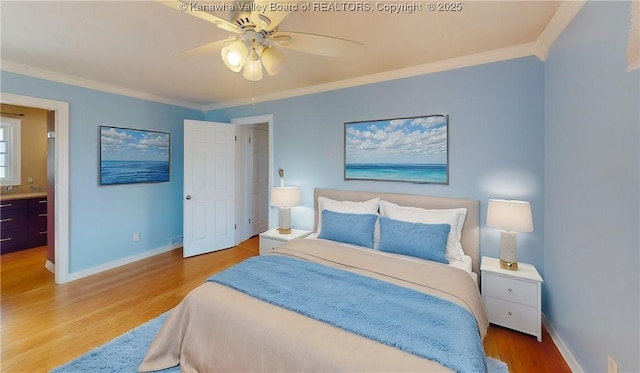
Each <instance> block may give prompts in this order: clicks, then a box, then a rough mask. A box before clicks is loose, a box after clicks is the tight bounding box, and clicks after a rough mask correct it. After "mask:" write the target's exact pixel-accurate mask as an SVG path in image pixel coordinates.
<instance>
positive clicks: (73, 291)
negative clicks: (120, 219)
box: [0, 237, 570, 373]
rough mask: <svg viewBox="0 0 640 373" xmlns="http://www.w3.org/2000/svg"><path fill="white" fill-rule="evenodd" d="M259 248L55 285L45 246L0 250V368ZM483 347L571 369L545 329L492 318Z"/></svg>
mask: <svg viewBox="0 0 640 373" xmlns="http://www.w3.org/2000/svg"><path fill="white" fill-rule="evenodd" d="M254 255H258V239H257V237H255V238H252V239H250V240H247V241H245V242H243V243H241V244H240V245H239V246H237V247H234V248H231V249H227V250H222V251H219V252H216V253H212V254H206V255H200V256H197V257H193V258H188V259H183V258H182V251H181V250H174V251H171V252H168V253H164V254H160V255H157V256H154V257H152V258H148V259H144V260H141V261H138V262H136V263H132V264H129V265H127V266H123V267H120V268H116V269H113V270H110V271H107V272H103V273H100V274H97V275H93V276H90V277H86V278H83V279H80V280H76V281H73V282H71V283H67V284H64V285H55V284H54V281H53V274H52V273H50V272H49V271H47V270H46V269H45V268H44V263H45V260H46V247H41V248H35V249H30V250H25V251H21V252H16V253H10V254H5V255H2V256H1V267H0V270H1V271H0V272H1V276H0V280H1V291H2V294H1V302H0V306H1V310H0V318H1V327H0V330H1V334H0V347H1V356H0V371H2V372H10V373H13V372H16V373H22V372H48V371H50V370H51V369H53V368H55V367H56V366H58V365H61V364H64V363H66V362H67V361H69V360H72V359H74V358H75V357H77V356H79V355H81V354H83V353H85V352H87V351H89V350H91V349H93V348H94V347H97V346H99V345H101V344H103V343H105V342H107V341H109V340H111V339H113V338H115V337H116V336H118V335H120V334H122V333H124V332H126V331H128V330H130V329H132V328H134V327H135V326H137V325H140V324H142V323H143V322H145V321H147V320H150V319H152V318H154V317H156V316H158V315H160V314H162V313H164V312H165V311H167V310H169V309H171V308H172V307H174V306H176V305H177V304H178V303H179V302H180V300H181V299H182V298H183V297H184V296H185V295H186V294H187V292H189V291H190V290H191V289H193V288H195V287H196V286H198V285H200V284H201V283H202V282H203V281H204V280H205V279H206V278H207V277H209V276H210V275H211V274H213V273H216V272H218V271H221V270H223V269H225V268H227V267H229V266H231V265H233V264H235V263H237V262H239V261H241V260H244V259H246V258H249V257H251V256H254ZM484 346H485V351H486V353H487V355H489V356H493V357H496V358H498V359H500V360H502V361H504V362H506V363H507V364H508V365H509V370H510V372H536V373H537V372H554V373H555V372H570V369H569V367H568V366H567V364H566V363H565V362H564V360H563V358H562V356H561V355H560V353H559V352H558V350H557V348H556V346H555V345H554V343H553V341H552V340H551V338H550V337H549V334H547V332H546V330H544V334H543V342H542V343H538V342H537V341H536V339H535V337H533V336H528V335H525V334H521V333H518V332H514V331H511V330H508V329H505V328H500V327H495V326H491V327H490V328H489V333H488V334H487V337H486V338H485V341H484Z"/></svg>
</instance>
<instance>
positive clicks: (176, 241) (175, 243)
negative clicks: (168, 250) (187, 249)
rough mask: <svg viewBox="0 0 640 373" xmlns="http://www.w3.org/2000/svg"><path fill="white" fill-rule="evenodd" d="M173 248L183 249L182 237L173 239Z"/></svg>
mask: <svg viewBox="0 0 640 373" xmlns="http://www.w3.org/2000/svg"><path fill="white" fill-rule="evenodd" d="M171 247H172V248H174V249H177V248H179V247H182V236H176V237H173V238H172V239H171Z"/></svg>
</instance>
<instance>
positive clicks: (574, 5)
mask: <svg viewBox="0 0 640 373" xmlns="http://www.w3.org/2000/svg"><path fill="white" fill-rule="evenodd" d="M585 3H586V0H564V1H563V2H562V3H561V4H560V6H559V7H558V10H556V13H555V14H554V15H553V17H552V18H551V21H549V23H548V24H547V27H545V29H544V31H542V34H540V36H539V37H538V41H537V42H536V51H535V55H536V57H538V58H539V59H540V60H541V61H543V62H544V61H545V60H546V59H547V55H548V54H549V49H550V48H551V46H552V45H553V43H555V41H556V39H558V37H559V36H560V34H562V32H563V31H564V29H565V28H567V26H568V25H569V23H571V21H573V19H574V18H575V17H576V15H577V14H578V12H579V11H580V9H582V7H583V6H584V4H585Z"/></svg>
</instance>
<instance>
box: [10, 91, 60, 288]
mask: <svg viewBox="0 0 640 373" xmlns="http://www.w3.org/2000/svg"><path fill="white" fill-rule="evenodd" d="M0 103H2V104H7V105H15V106H23V107H28V108H37V109H44V110H47V111H52V112H53V114H52V116H53V117H52V119H53V122H54V124H53V127H54V128H55V130H54V131H53V133H51V134H50V135H49V136H50V137H51V138H55V143H56V146H55V150H54V152H53V153H54V154H53V158H54V159H53V161H52V162H53V164H54V165H55V171H54V175H53V178H54V188H55V191H54V193H53V196H49V198H50V199H52V200H53V206H54V208H53V210H54V211H53V240H54V250H55V253H54V256H55V265H51V266H53V267H54V268H53V272H54V274H55V282H56V284H62V283H65V282H68V281H69V103H68V102H62V101H54V100H48V99H42V98H37V97H31V96H22V95H16V94H12V93H2V96H1V97H0ZM51 266H49V267H51ZM49 269H50V268H49Z"/></svg>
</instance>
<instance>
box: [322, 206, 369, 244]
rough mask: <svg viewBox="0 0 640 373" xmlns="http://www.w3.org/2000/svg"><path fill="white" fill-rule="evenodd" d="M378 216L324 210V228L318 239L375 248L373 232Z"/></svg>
mask: <svg viewBox="0 0 640 373" xmlns="http://www.w3.org/2000/svg"><path fill="white" fill-rule="evenodd" d="M376 220H378V215H375V214H349V213H342V212H335V211H331V210H326V209H325V210H322V228H321V229H320V234H319V235H318V238H323V239H325V240H331V241H338V242H344V243H350V244H354V245H358V246H364V247H368V248H373V230H374V229H375V226H376Z"/></svg>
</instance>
